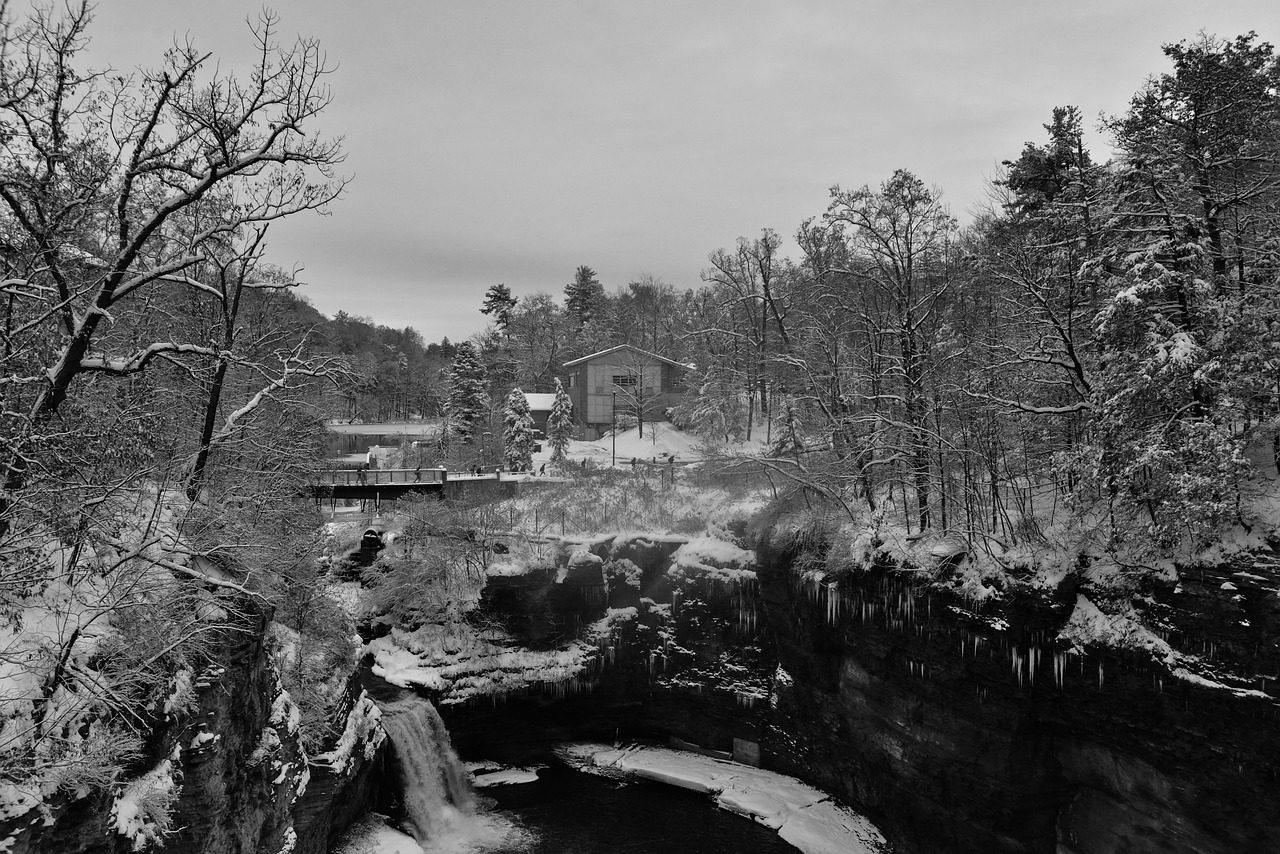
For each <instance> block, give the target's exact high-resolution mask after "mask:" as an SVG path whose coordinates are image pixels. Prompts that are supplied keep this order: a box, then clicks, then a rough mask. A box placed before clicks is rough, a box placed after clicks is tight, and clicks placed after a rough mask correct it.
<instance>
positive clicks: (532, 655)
mask: <svg viewBox="0 0 1280 854" xmlns="http://www.w3.org/2000/svg"><path fill="white" fill-rule="evenodd" d="M495 640H501V639H499V638H495ZM365 650H366V651H367V652H369V653H372V654H373V659H374V665H373V673H374V675H376V676H379V677H381V678H382V679H385V680H386V681H387V682H390V683H391V684H392V685H396V686H398V687H401V688H407V687H409V686H410V685H421V686H422V687H424V688H426V689H427V690H429V691H439V692H441V693H442V694H443V696H442V697H441V702H444V703H457V702H462V701H464V700H467V699H469V698H471V697H475V696H488V695H501V694H507V693H512V692H517V691H522V690H525V689H528V688H532V687H535V686H537V687H541V686H545V685H546V684H563V683H568V682H570V681H572V680H574V679H576V678H578V677H579V676H581V675H582V674H584V673H585V672H586V670H587V667H588V665H589V664H590V663H591V662H592V661H594V659H595V657H596V656H597V655H598V646H596V645H588V644H586V643H583V642H581V641H574V642H572V643H570V644H568V645H566V646H564V647H561V648H559V649H552V650H525V649H512V648H510V647H508V646H499V645H498V644H497V643H493V642H491V641H489V640H487V639H485V638H482V637H480V636H479V635H477V634H474V633H471V634H459V633H453V632H450V631H448V630H446V629H445V628H444V627H441V626H435V625H427V626H423V627H422V628H420V629H419V630H417V631H415V632H405V631H402V630H400V629H393V630H392V631H391V634H390V635H387V636H386V637H381V638H377V639H375V640H373V641H371V642H370V643H369V644H368V645H367V646H366V647H365Z"/></svg>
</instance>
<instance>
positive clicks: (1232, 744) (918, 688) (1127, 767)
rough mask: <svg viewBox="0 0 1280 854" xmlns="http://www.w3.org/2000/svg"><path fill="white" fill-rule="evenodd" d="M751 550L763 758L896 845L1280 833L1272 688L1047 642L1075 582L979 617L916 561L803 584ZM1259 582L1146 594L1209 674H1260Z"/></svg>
mask: <svg viewBox="0 0 1280 854" xmlns="http://www.w3.org/2000/svg"><path fill="white" fill-rule="evenodd" d="M760 556H761V563H762V566H761V573H760V575H761V596H762V599H763V602H764V612H765V615H766V620H767V626H766V631H767V632H768V633H769V634H771V635H772V637H773V638H774V639H775V642H776V649H777V655H778V661H779V665H780V667H781V668H782V670H781V671H780V673H785V674H786V678H783V679H779V680H776V681H775V687H774V706H775V714H774V715H772V716H771V720H770V737H769V738H767V739H766V750H767V752H768V757H769V760H768V761H769V762H770V764H773V765H775V766H776V767H778V768H780V769H783V770H791V771H792V772H793V773H797V774H799V775H801V776H806V777H809V778H810V779H815V780H817V781H818V782H820V783H821V784H822V785H824V786H826V787H828V788H830V789H831V790H832V791H835V792H837V793H839V794H841V795H842V796H843V797H845V798H847V799H848V800H850V801H851V802H853V803H855V804H857V805H859V806H861V807H862V808H863V809H865V810H866V812H867V814H868V816H869V817H871V818H872V819H873V820H874V821H876V823H877V824H878V825H879V826H880V827H881V828H882V830H884V831H885V833H886V835H888V836H890V837H891V838H893V839H894V840H895V841H896V842H897V844H898V847H899V849H900V850H901V851H904V852H916V851H919V852H933V851H1008V852H1015V851H1016V852H1055V851H1056V852H1127V851H1135V852H1137V851H1169V852H1174V851H1178V852H1187V851H1201V852H1234V851H1262V850H1275V849H1276V848H1277V846H1280V814H1277V812H1276V811H1275V810H1274V809H1273V808H1272V805H1271V800H1272V799H1271V797H1269V796H1268V795H1267V794H1266V793H1268V792H1275V791H1276V786H1277V775H1278V774H1280V754H1278V753H1277V751H1276V749H1275V748H1276V746H1277V738H1276V734H1275V727H1276V722H1277V714H1276V705H1275V703H1274V701H1273V700H1272V699H1270V698H1268V697H1266V696H1263V695H1261V694H1260V692H1255V691H1249V690H1242V689H1231V688H1228V687H1225V686H1221V685H1219V686H1216V687H1215V686H1211V685H1209V684H1207V682H1206V681H1205V680H1199V679H1196V678H1194V677H1192V678H1176V677H1174V676H1173V675H1172V673H1171V672H1170V668H1169V667H1168V666H1166V665H1162V664H1160V663H1157V662H1155V661H1153V658H1152V655H1151V654H1149V652H1147V651H1130V652H1120V651H1115V650H1111V651H1103V650H1102V649H1100V648H1098V647H1089V648H1088V649H1087V650H1086V654H1084V655H1075V654H1068V653H1067V652H1066V651H1065V646H1066V645H1065V644H1064V643H1063V642H1062V641H1060V640H1057V638H1058V636H1059V633H1060V631H1061V629H1062V627H1063V625H1064V623H1065V622H1066V621H1067V619H1068V617H1069V615H1070V614H1071V613H1072V612H1073V611H1074V610H1075V608H1074V606H1076V605H1077V602H1078V597H1079V596H1080V591H1078V590H1076V589H1074V588H1072V587H1070V586H1067V587H1065V588H1064V589H1060V590H1058V591H1053V592H1051V593H1048V594H1037V593H1033V592H1027V591H1024V592H1016V593H1014V594H1013V595H1012V596H1010V597H1009V598H1008V599H1007V600H1006V601H1005V602H1003V603H1001V604H1000V605H999V606H997V607H996V608H994V609H992V608H988V609H987V610H986V611H984V613H982V614H977V613H974V612H973V611H971V610H970V609H969V608H968V607H967V606H966V603H965V602H963V601H961V600H958V599H957V598H955V597H953V596H949V595H945V594H939V593H937V592H936V591H930V590H928V589H926V588H924V587H922V586H917V584H915V583H913V580H912V579H913V578H916V577H918V576H917V575H916V574H915V573H905V572H894V571H892V570H886V569H881V570H875V571H871V572H865V573H852V574H849V575H846V576H844V577H842V578H840V579H838V580H832V581H830V582H825V583H824V582H819V583H814V582H812V581H810V582H808V583H802V582H801V581H799V580H798V578H797V575H796V573H795V572H794V571H793V570H792V569H791V566H790V564H791V558H790V556H789V555H786V554H776V553H772V552H771V551H770V550H769V549H768V548H767V547H766V548H763V549H762V550H761V555H760ZM1224 571H1225V570H1224ZM1266 586H1267V585H1265V584H1264V585H1259V586H1258V589H1257V590H1256V591H1255V592H1256V593H1257V594H1258V595H1257V596H1256V597H1252V596H1240V595H1239V594H1238V593H1236V592H1233V591H1235V590H1237V589H1239V588H1236V587H1234V586H1233V587H1229V588H1227V589H1226V590H1223V589H1222V579H1221V578H1219V577H1217V576H1216V575H1215V574H1213V573H1210V574H1208V575H1207V576H1205V577H1204V579H1203V580H1197V581H1191V580H1187V579H1184V581H1183V583H1182V585H1181V586H1180V587H1179V588H1177V591H1176V593H1175V592H1174V591H1164V592H1163V593H1160V594H1157V595H1155V596H1147V598H1148V599H1150V600H1151V606H1152V608H1153V609H1157V610H1159V612H1160V614H1161V619H1162V622H1163V625H1164V627H1165V636H1166V637H1168V638H1170V639H1171V640H1182V641H1184V642H1194V643H1196V644H1200V645H1203V646H1204V648H1205V649H1209V648H1213V649H1214V653H1215V656H1216V658H1215V664H1216V665H1217V666H1219V667H1221V668H1222V669H1223V670H1224V671H1226V670H1234V671H1235V672H1241V671H1251V672H1264V673H1265V672H1273V673H1274V672H1275V669H1276V665H1277V663H1280V659H1277V656H1276V654H1275V653H1276V649H1275V644H1274V631H1275V627H1276V626H1277V625H1280V622H1278V621H1277V619H1276V618H1277V617H1278V616H1280V614H1277V612H1276V609H1275V598H1276V597H1275V595H1274V592H1273V591H1268V590H1266V589H1265V588H1266ZM1271 586H1272V587H1274V585H1273V584H1272V585H1271ZM1160 600H1163V601H1160ZM1249 603H1252V604H1249ZM1241 607H1247V608H1248V609H1249V610H1251V612H1252V615H1253V617H1254V621H1249V620H1245V621H1244V623H1245V625H1244V627H1242V626H1241V620H1240V619H1239V613H1238V612H1239V611H1240V609H1241ZM1242 628H1244V629H1247V630H1246V631H1242ZM1188 639H1190V641H1188ZM1152 643H1153V644H1154V643H1155V642H1154V641H1153V642H1152ZM1264 667H1265V668H1269V669H1260V668H1264Z"/></svg>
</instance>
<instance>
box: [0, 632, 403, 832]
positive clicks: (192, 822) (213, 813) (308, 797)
mask: <svg viewBox="0 0 1280 854" xmlns="http://www.w3.org/2000/svg"><path fill="white" fill-rule="evenodd" d="M248 628H250V631H248V632H246V633H244V634H238V635H236V637H238V638H239V640H238V641H235V642H231V643H228V644H227V645H226V646H225V647H224V648H223V649H222V650H221V653H220V655H219V657H218V659H217V661H215V662H214V663H212V664H211V665H210V666H209V667H207V668H205V669H204V670H203V671H202V672H200V673H197V674H195V677H194V684H193V687H194V689H195V701H194V703H193V704H192V705H191V707H190V708H188V710H186V711H184V712H181V713H176V714H174V715H172V716H163V715H162V716H161V718H160V719H159V720H158V721H156V728H155V730H154V731H153V733H152V735H151V737H150V739H149V740H148V751H147V752H148V760H147V761H146V762H145V763H144V765H145V767H144V768H142V769H141V770H140V772H139V774H138V776H136V777H134V778H133V779H126V780H123V781H122V782H121V783H120V784H119V786H118V787H117V788H116V791H115V793H105V794H102V795H100V796H96V797H89V798H82V799H79V800H63V801H60V802H58V803H57V804H55V805H54V807H53V810H52V813H51V815H50V816H49V820H48V821H45V820H41V819H40V818H39V817H38V816H37V815H36V814H35V813H34V812H33V813H29V814H27V815H25V816H22V817H20V818H18V819H15V820H12V821H9V822H6V823H4V824H2V825H0V839H8V840H11V841H10V842H9V845H10V847H9V848H6V849H4V850H6V851H9V852H11V853H12V854H38V852H40V853H41V854H48V852H58V854H123V852H132V851H135V850H143V849H144V848H145V849H146V850H150V849H152V848H155V847H156V845H157V843H163V848H162V850H164V851H167V852H176V854H249V852H259V854H276V852H299V854H320V852H323V851H325V850H327V845H328V841H329V837H330V835H331V833H336V832H338V831H340V830H341V829H342V828H343V827H345V826H346V825H345V824H344V822H346V823H350V822H351V821H352V820H354V818H355V817H357V816H359V815H360V814H363V812H365V811H366V810H367V808H368V806H369V804H371V803H372V797H373V795H372V791H371V783H370V781H371V779H372V778H373V777H374V776H375V774H376V771H377V766H378V761H377V758H378V757H377V755H376V751H374V750H370V751H367V753H366V751H365V749H364V748H365V747H366V746H367V742H368V739H367V738H366V739H365V742H366V744H361V745H358V746H357V748H358V749H356V750H355V751H354V753H355V757H354V758H353V759H352V760H351V761H350V762H348V763H346V764H344V766H343V767H342V769H341V770H339V771H334V770H333V769H331V768H330V767H328V766H327V765H322V766H311V767H309V764H308V761H307V757H306V756H305V755H304V753H303V750H302V748H301V743H300V738H299V733H298V717H297V709H296V707H295V706H294V705H293V702H292V700H291V699H290V698H289V696H288V694H287V693H285V692H284V691H283V690H282V689H281V688H280V685H279V680H278V679H277V677H276V674H275V672H274V669H273V668H272V666H271V664H270V663H269V660H268V656H267V651H266V649H265V645H264V641H263V636H264V631H265V628H266V619H265V617H259V618H258V619H257V620H256V624H255V625H253V626H252V627H248ZM348 706H354V703H349V704H348ZM376 746H377V745H376V744H375V745H374V747H375V748H376ZM148 769H151V770H148ZM166 771H167V773H166ZM166 780H171V781H172V782H173V783H174V784H175V785H176V786H178V787H180V788H179V789H178V790H177V791H178V795H177V799H176V801H174V802H173V804H172V811H171V818H170V821H169V823H168V827H167V830H165V829H162V828H161V827H159V826H157V825H156V824H155V823H154V822H150V821H149V818H151V817H152V816H151V814H150V813H149V812H148V809H147V808H146V807H145V804H146V802H147V800H148V798H147V791H146V790H147V789H148V788H154V786H153V785H152V781H156V782H159V783H160V784H161V785H162V786H167V785H168V782H166ZM117 794H118V795H120V798H119V800H117V797H116V795H117ZM136 804H144V806H143V808H141V809H139V810H137V812H136V820H135V821H134V822H133V824H132V828H133V830H134V831H135V832H134V833H131V834H125V833H122V832H120V830H119V829H118V825H121V824H122V823H123V824H125V825H128V823H127V822H121V820H120V815H121V812H122V811H123V810H129V811H132V810H133V809H134V806H135V805H136ZM335 805H336V806H335ZM140 828H141V830H139V829H140Z"/></svg>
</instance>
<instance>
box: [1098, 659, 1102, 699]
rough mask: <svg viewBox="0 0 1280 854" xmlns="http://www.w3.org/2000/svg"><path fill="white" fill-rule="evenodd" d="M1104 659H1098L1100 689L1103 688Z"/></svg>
mask: <svg viewBox="0 0 1280 854" xmlns="http://www.w3.org/2000/svg"><path fill="white" fill-rule="evenodd" d="M1102 681H1103V680H1102V659H1101V658H1099V659H1098V690H1099V691H1101V690H1102Z"/></svg>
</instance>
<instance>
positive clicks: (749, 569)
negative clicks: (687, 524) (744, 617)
mask: <svg viewBox="0 0 1280 854" xmlns="http://www.w3.org/2000/svg"><path fill="white" fill-rule="evenodd" d="M755 562H756V556H755V554H754V553H753V552H749V551H747V550H746V549H741V548H738V547H737V546H735V545H734V544H733V543H728V542H725V541H724V540H718V539H716V538H714V537H698V538H696V539H692V540H690V541H689V542H687V543H685V544H684V545H682V546H681V547H680V548H678V549H676V553H675V554H674V555H672V556H671V570H670V571H679V572H683V573H684V574H685V575H690V576H695V575H701V576H705V577H708V578H712V579H715V580H717V581H725V582H731V583H737V582H741V581H755V579H756V573H755V569H754V567H755Z"/></svg>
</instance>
